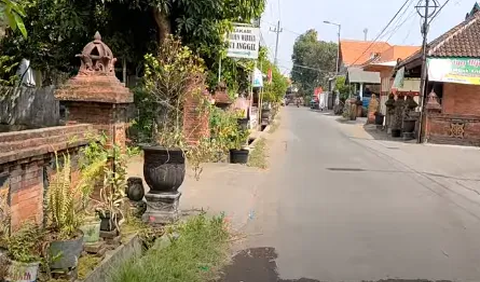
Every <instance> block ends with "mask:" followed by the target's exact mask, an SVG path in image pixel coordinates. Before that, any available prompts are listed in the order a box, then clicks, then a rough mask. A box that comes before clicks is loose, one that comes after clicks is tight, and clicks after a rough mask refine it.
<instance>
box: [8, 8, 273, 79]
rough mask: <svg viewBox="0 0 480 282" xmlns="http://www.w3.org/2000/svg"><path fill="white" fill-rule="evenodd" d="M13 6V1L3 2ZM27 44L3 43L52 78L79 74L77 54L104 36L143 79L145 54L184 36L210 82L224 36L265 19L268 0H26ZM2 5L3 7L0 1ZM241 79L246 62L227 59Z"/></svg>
mask: <svg viewBox="0 0 480 282" xmlns="http://www.w3.org/2000/svg"><path fill="white" fill-rule="evenodd" d="M0 1H13V0H0ZM23 1H24V2H25V3H26V4H25V7H26V8H25V12H26V18H25V21H28V22H29V24H28V25H27V31H28V32H29V34H31V36H30V38H28V39H20V38H18V37H10V38H8V39H7V40H4V42H3V43H2V46H1V47H2V50H5V52H6V53H7V54H9V55H12V56H13V55H15V56H17V57H19V58H20V57H25V58H29V59H30V60H31V61H32V67H33V68H35V69H38V70H41V71H44V72H45V73H47V77H48V76H50V75H48V74H52V76H54V75H53V73H55V72H56V71H60V72H67V73H74V72H75V69H76V67H75V66H78V64H79V62H78V59H76V58H75V54H77V53H78V52H80V51H81V48H82V47H83V46H84V45H85V44H86V43H87V42H88V41H90V40H91V38H92V36H93V34H94V33H95V32H96V31H99V32H100V34H101V35H102V40H103V41H104V42H106V43H107V44H108V45H109V46H110V48H111V49H112V51H113V53H114V55H115V56H116V57H117V58H118V59H119V62H122V61H125V62H126V63H127V72H128V73H129V74H135V75H139V74H140V73H141V68H142V66H143V56H144V55H145V54H146V53H153V54H155V53H156V52H157V50H158V47H159V45H160V44H161V43H162V41H163V40H164V38H165V37H166V36H167V35H168V34H170V33H172V34H175V35H180V36H181V38H182V43H183V44H184V45H186V46H188V47H190V49H192V50H193V51H194V52H196V53H197V54H199V55H200V56H201V57H202V58H203V59H204V61H205V63H206V66H207V68H208V69H209V71H210V73H209V74H210V75H209V77H210V78H211V79H210V80H211V81H215V80H214V79H212V78H213V77H215V76H216V75H215V74H216V73H217V71H218V61H219V58H220V57H221V56H223V57H224V55H225V50H226V42H225V36H224V35H225V33H226V32H228V31H229V30H230V29H231V28H232V23H234V22H242V23H249V22H251V21H252V20H253V19H256V18H258V17H260V15H261V14H262V12H263V10H264V7H265V2H266V0H128V1H127V0H75V1H71V0H23ZM0 3H1V2H0ZM224 59H225V61H224V62H222V63H224V65H225V66H227V67H228V66H229V65H232V68H228V69H227V71H228V70H229V69H233V68H235V69H238V71H235V73H236V75H237V73H238V74H239V75H241V76H245V75H246V74H245V73H246V72H243V71H242V69H244V68H243V67H242V64H243V62H241V61H240V62H238V61H235V60H231V59H227V58H224Z"/></svg>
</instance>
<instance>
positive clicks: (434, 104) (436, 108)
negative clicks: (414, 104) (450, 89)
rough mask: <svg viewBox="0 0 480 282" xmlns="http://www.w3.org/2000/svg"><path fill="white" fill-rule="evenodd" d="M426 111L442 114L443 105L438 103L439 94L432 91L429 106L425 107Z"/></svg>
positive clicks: (428, 101) (429, 95)
mask: <svg viewBox="0 0 480 282" xmlns="http://www.w3.org/2000/svg"><path fill="white" fill-rule="evenodd" d="M425 109H426V110H427V111H431V112H441V111H442V105H440V103H438V97H437V94H436V93H435V92H434V91H433V90H432V92H430V94H428V100H427V104H426V105H425Z"/></svg>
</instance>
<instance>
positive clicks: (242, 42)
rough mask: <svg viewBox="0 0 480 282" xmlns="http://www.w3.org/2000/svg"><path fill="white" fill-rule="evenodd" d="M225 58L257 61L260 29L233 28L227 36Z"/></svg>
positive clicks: (247, 27)
mask: <svg viewBox="0 0 480 282" xmlns="http://www.w3.org/2000/svg"><path fill="white" fill-rule="evenodd" d="M227 40H228V50H227V56H228V57H230V58H243V59H253V60H256V59H258V49H259V48H260V29H259V28H256V27H249V26H235V27H234V28H233V31H232V32H231V33H230V34H228V36H227Z"/></svg>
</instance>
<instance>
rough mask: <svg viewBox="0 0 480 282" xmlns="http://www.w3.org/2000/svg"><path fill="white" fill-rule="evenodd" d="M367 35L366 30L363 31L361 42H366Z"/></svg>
mask: <svg viewBox="0 0 480 282" xmlns="http://www.w3.org/2000/svg"><path fill="white" fill-rule="evenodd" d="M367 35H368V28H366V29H364V30H363V41H367V38H368V36H367Z"/></svg>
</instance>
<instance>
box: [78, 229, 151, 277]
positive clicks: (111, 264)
mask: <svg viewBox="0 0 480 282" xmlns="http://www.w3.org/2000/svg"><path fill="white" fill-rule="evenodd" d="M142 253H143V250H142V243H141V241H140V238H139V237H138V235H134V236H132V237H130V238H129V240H128V242H126V243H125V244H122V245H120V246H119V247H118V248H116V249H115V250H113V252H112V253H110V254H107V256H106V257H105V259H103V260H102V262H101V263H100V264H99V265H98V266H97V267H96V268H95V269H94V270H93V271H92V272H90V274H88V276H87V278H85V280H83V281H84V282H98V281H107V279H108V275H109V272H110V271H112V270H113V271H115V269H116V268H118V267H120V266H121V264H122V263H123V262H125V261H126V260H129V259H131V258H134V257H137V256H140V255H141V254H142ZM79 281H80V280H79Z"/></svg>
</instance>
